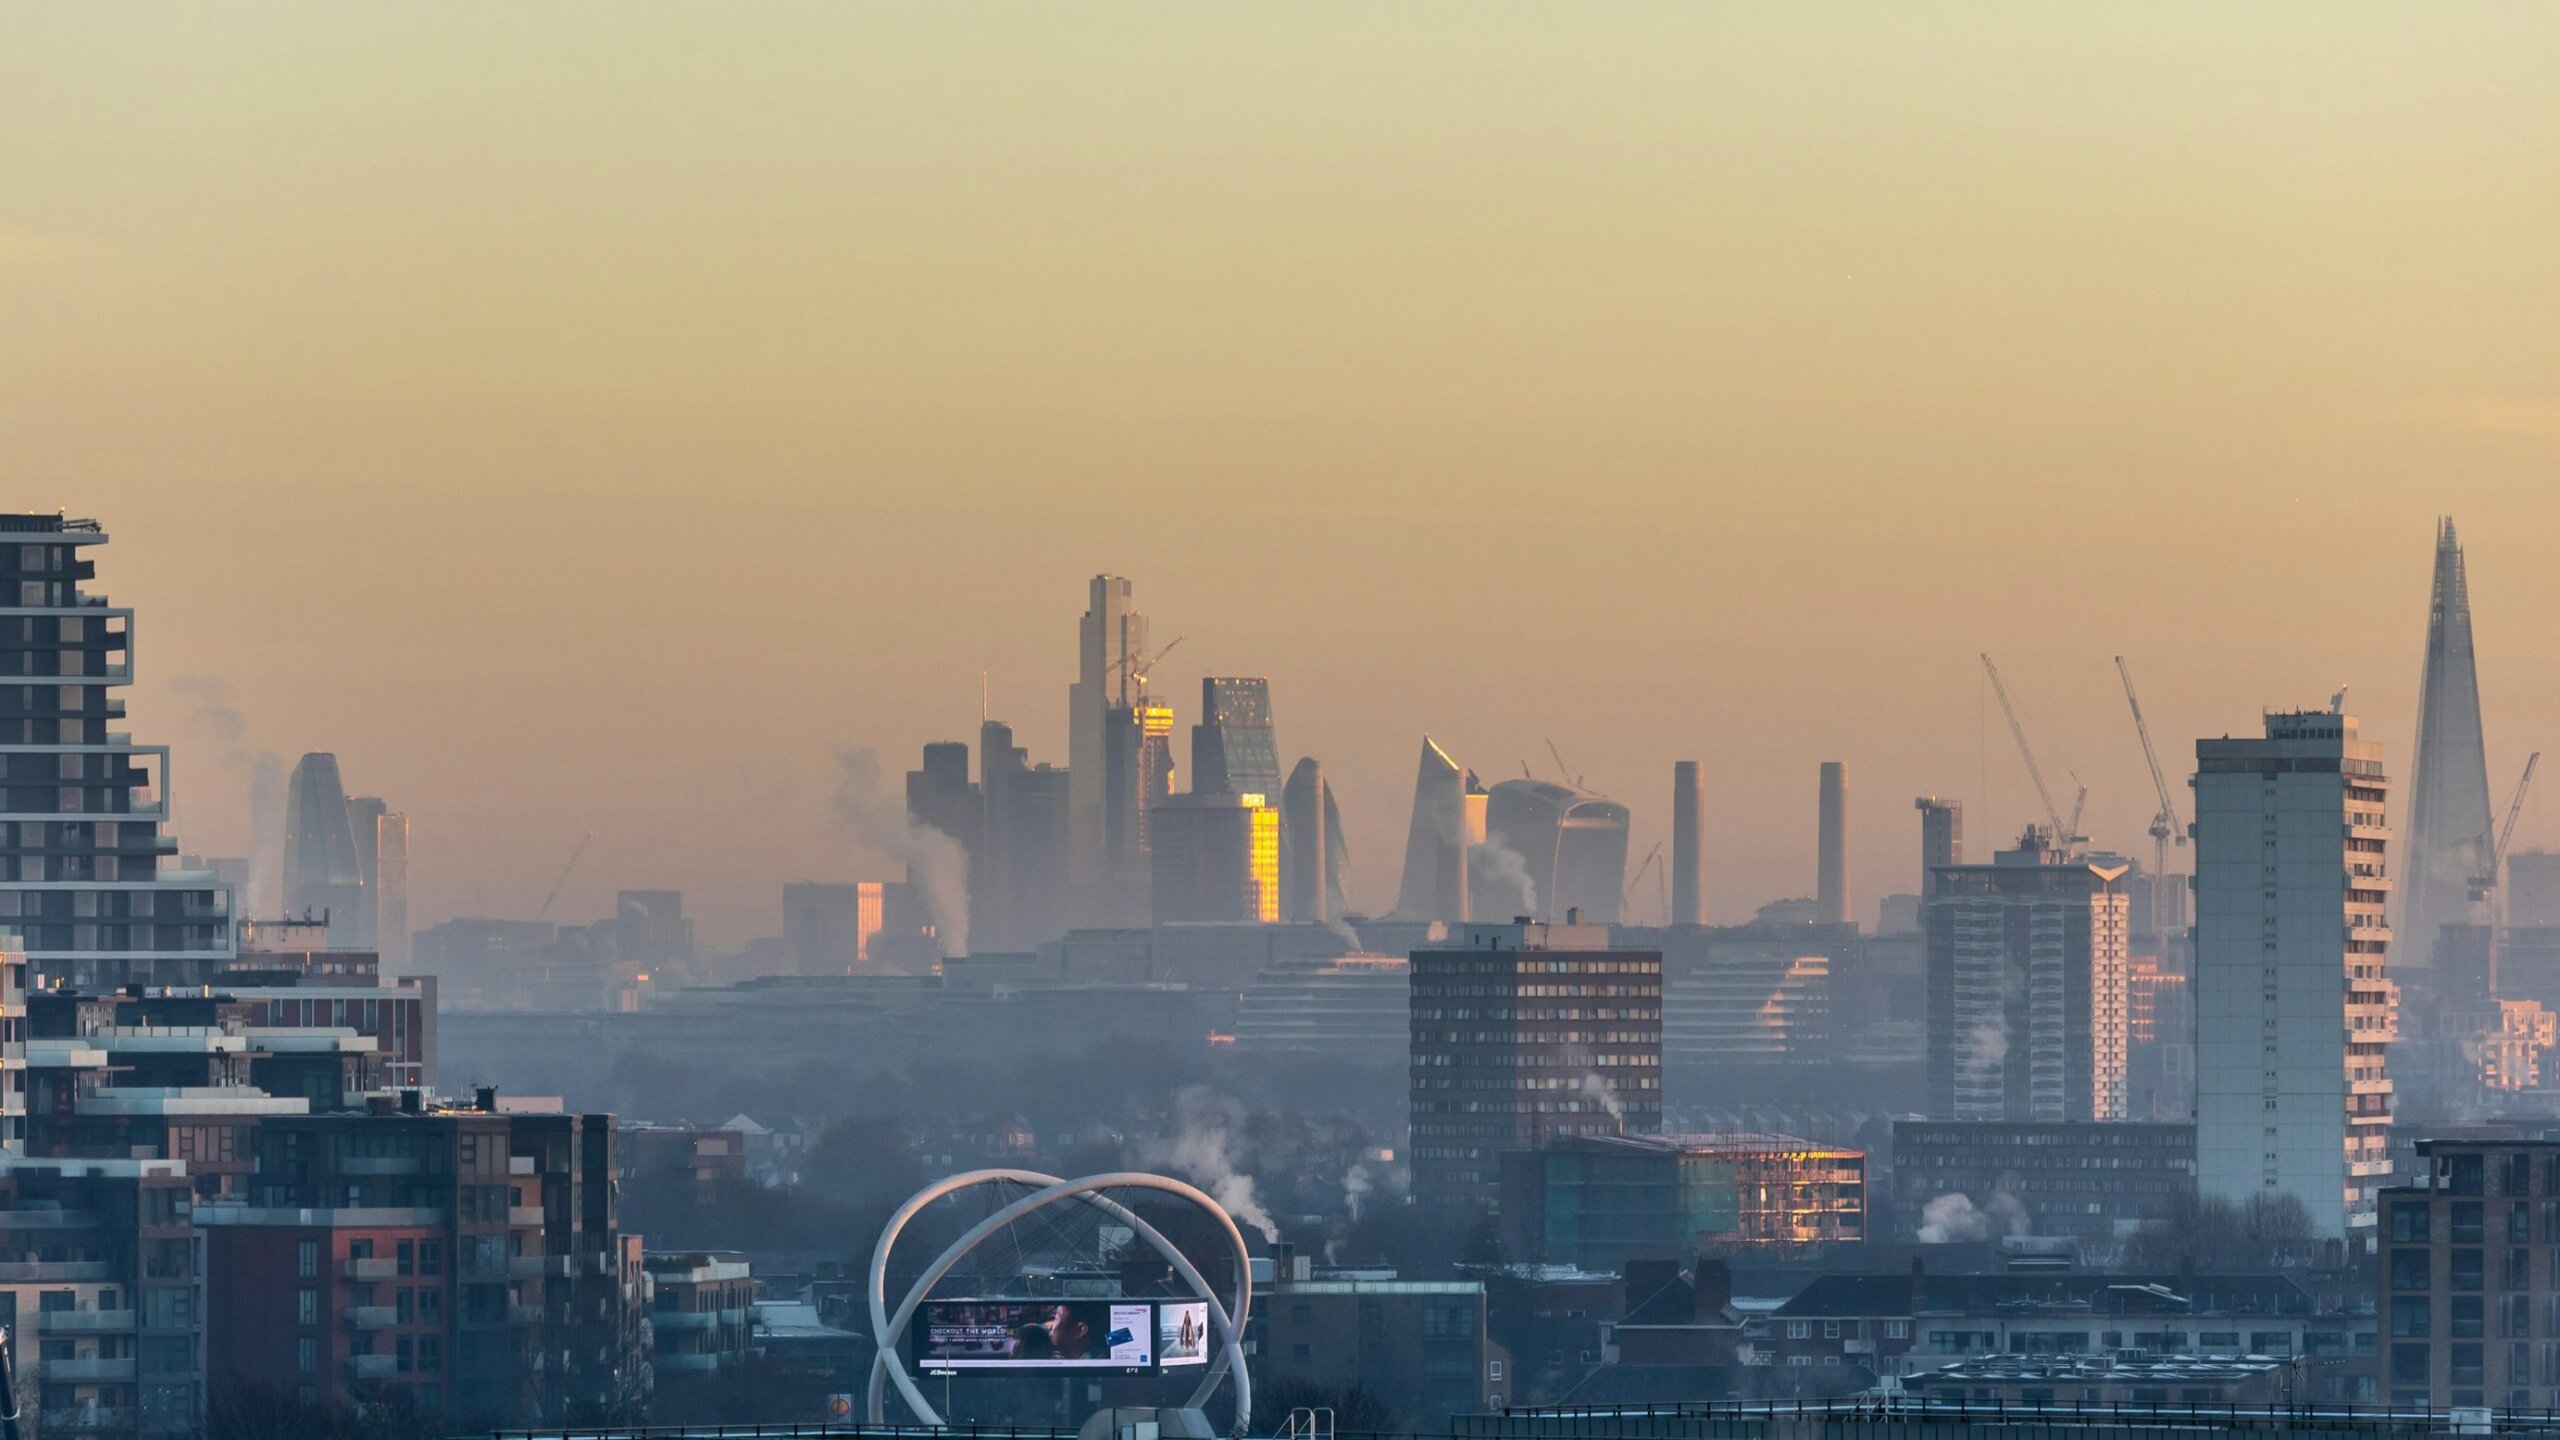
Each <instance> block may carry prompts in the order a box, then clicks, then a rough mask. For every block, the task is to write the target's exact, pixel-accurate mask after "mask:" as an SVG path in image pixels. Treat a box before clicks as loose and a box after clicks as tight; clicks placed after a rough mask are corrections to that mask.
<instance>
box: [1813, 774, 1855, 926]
mask: <svg viewBox="0 0 2560 1440" xmlns="http://www.w3.org/2000/svg"><path fill="white" fill-rule="evenodd" d="M1816 819H1817V823H1816V827H1815V828H1816V830H1817V832H1818V833H1817V835H1816V841H1815V843H1816V849H1817V854H1816V856H1815V864H1814V870H1815V875H1814V889H1813V918H1814V919H1816V920H1818V921H1820V922H1822V923H1823V924H1825V925H1846V924H1848V923H1849V767H1848V766H1846V765H1843V764H1842V763H1840V762H1839V761H1837V760H1825V761H1823V762H1822V795H1821V801H1820V813H1819V815H1818V816H1817V817H1816Z"/></svg>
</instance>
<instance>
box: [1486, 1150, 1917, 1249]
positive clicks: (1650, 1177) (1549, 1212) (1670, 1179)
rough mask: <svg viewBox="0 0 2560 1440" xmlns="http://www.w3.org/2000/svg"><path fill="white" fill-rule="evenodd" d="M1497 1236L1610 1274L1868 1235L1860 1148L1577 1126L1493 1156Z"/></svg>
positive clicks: (1864, 1166) (1511, 1246)
mask: <svg viewBox="0 0 2560 1440" xmlns="http://www.w3.org/2000/svg"><path fill="white" fill-rule="evenodd" d="M1501 1208H1502V1236H1503V1241H1504V1243H1505V1245H1506V1246H1507V1247H1509V1249H1510V1251H1511V1253H1512V1254H1513V1255H1514V1256H1516V1257H1519V1258H1521V1259H1525V1260H1531V1261H1535V1262H1538V1263H1542V1264H1551V1265H1571V1266H1575V1267H1577V1268H1580V1269H1583V1270H1586V1271H1594V1272H1598V1273H1601V1274H1617V1273H1620V1272H1622V1271H1624V1270H1625V1268H1626V1266H1627V1262H1628V1261H1631V1260H1672V1261H1685V1260H1687V1259H1689V1258H1690V1257H1691V1256H1692V1255H1695V1254H1697V1253H1699V1252H1700V1251H1702V1250H1705V1249H1708V1248H1709V1247H1716V1248H1723V1247H1754V1248H1757V1247H1763V1246H1766V1247H1773V1248H1783V1247H1789V1246H1797V1245H1819V1244H1824V1243H1826V1242H1840V1241H1847V1242H1851V1243H1856V1242H1859V1241H1863V1240H1865V1239H1866V1238H1867V1156H1866V1152H1865V1151H1863V1150H1854V1149H1847V1148H1843V1147H1839V1146H1833V1145H1823V1144H1819V1143H1817V1142H1815V1141H1811V1140H1802V1139H1798V1138H1796V1137H1795V1136H1792V1135H1764V1134H1752V1133H1738V1134H1706V1135H1576V1136H1570V1137H1560V1138H1558V1139H1555V1140H1551V1141H1549V1142H1547V1143H1546V1144H1545V1145H1543V1146H1540V1147H1538V1148H1536V1149H1523V1150H1515V1151H1512V1152H1509V1153H1507V1154H1505V1155H1504V1156H1503V1157H1502V1207H1501Z"/></svg>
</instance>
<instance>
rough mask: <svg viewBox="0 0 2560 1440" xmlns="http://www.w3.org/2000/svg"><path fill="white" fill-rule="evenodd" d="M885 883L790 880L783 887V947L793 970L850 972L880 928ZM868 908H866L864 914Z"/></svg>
mask: <svg viewBox="0 0 2560 1440" xmlns="http://www.w3.org/2000/svg"><path fill="white" fill-rule="evenodd" d="M883 888H884V887H882V886H880V885H878V884H876V883H874V884H854V885H827V884H818V883H815V882H811V881H806V880H799V881H792V882H789V883H787V884H785V885H784V886H783V887H782V950H783V954H784V955H785V956H786V957H787V958H788V960H789V963H790V966H791V973H792V974H794V975H850V974H852V973H853V972H854V970H855V969H856V967H858V966H859V965H860V964H861V963H862V961H863V959H864V955H863V951H864V950H865V949H866V948H867V946H866V944H865V942H866V941H867V940H868V939H869V938H870V937H871V936H873V935H876V934H878V933H879V932H880V930H881V927H882V913H881V907H882V905H883V903H884V900H883V897H882V890H883ZM865 911H868V912H869V913H868V914H866V913H864V912H865Z"/></svg>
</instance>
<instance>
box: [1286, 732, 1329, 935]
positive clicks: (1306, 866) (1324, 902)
mask: <svg viewBox="0 0 2560 1440" xmlns="http://www.w3.org/2000/svg"><path fill="white" fill-rule="evenodd" d="M1336 823H1337V812H1336V811H1335V809H1334V805H1333V787H1332V786H1330V785H1327V784H1326V783H1325V780H1324V767H1323V766H1321V765H1319V764H1317V763H1316V762H1315V757H1313V756H1308V757H1306V758H1304V759H1301V760H1300V761H1299V762H1298V763H1297V766H1296V768H1294V769H1292V770H1291V771H1290V772H1289V783H1288V784H1287V785H1285V786H1283V787H1282V788H1281V791H1280V918H1281V919H1283V920H1288V921H1292V922H1307V921H1323V920H1336V919H1340V918H1341V916H1342V909H1341V903H1342V901H1341V883H1342V882H1341V873H1340V871H1341V867H1340V865H1339V863H1338V856H1339V851H1338V850H1337V848H1336V842H1335V836H1336V835H1337V834H1338V833H1339V831H1337V830H1336V828H1335V826H1336Z"/></svg>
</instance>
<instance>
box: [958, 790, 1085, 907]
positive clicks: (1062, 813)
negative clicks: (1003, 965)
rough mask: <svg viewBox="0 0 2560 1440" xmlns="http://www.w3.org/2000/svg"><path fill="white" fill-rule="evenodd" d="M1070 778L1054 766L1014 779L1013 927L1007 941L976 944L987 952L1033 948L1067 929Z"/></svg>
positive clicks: (1011, 822) (1010, 854)
mask: <svg viewBox="0 0 2560 1440" xmlns="http://www.w3.org/2000/svg"><path fill="white" fill-rule="evenodd" d="M1067 781H1068V772H1066V771H1064V770H1061V769H1059V768H1057V767H1056V766H1054V765H1035V766H1033V767H1032V768H1030V769H1028V770H1025V771H1023V772H1022V773H1021V774H1019V775H1017V776H1015V777H1014V778H1013V781H1012V783H1011V786H1010V794H1011V799H1010V801H1009V802H1008V809H1009V812H1010V818H1009V819H1008V820H1007V821H1006V828H1007V830H1008V831H1009V833H1010V843H1009V844H1008V846H1007V848H1006V855H1007V860H1006V864H1007V865H1008V866H1010V867H1011V869H1010V887H1009V888H1010V890H1011V892H1012V893H1011V897H1010V898H1009V900H1008V901H1007V908H1008V910H1009V912H1010V914H1011V917H1012V918H1011V920H1010V921H1009V924H1010V926H1011V929H1010V930H1009V931H1008V932H1006V935H1005V936H1001V937H999V938H1002V939H1004V940H1005V943H1004V944H1002V945H997V944H994V943H989V944H986V945H979V946H976V947H975V948H976V949H977V950H978V951H979V952H980V953H982V954H983V953H992V952H996V951H1000V950H1028V949H1030V948H1032V947H1033V946H1035V945H1038V944H1039V943H1040V942H1041V941H1044V940H1055V939H1057V938H1058V937H1059V936H1061V935H1064V934H1065V933H1067V884H1068V881H1067Z"/></svg>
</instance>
